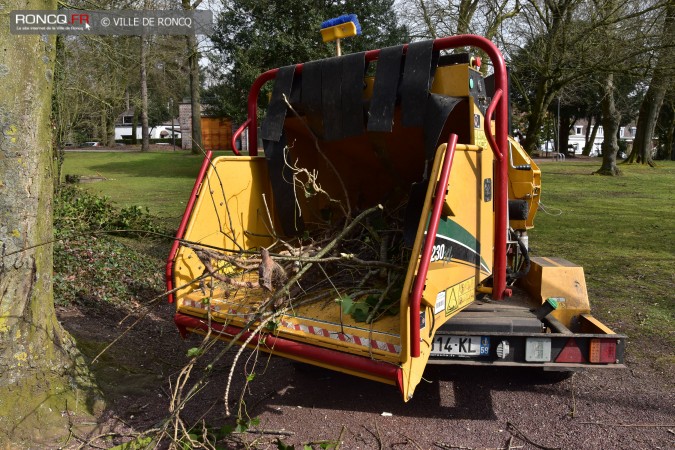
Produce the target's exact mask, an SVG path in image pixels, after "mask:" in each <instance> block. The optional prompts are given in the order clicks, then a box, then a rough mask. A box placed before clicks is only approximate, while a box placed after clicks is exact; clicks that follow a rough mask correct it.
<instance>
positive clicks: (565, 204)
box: [62, 152, 675, 368]
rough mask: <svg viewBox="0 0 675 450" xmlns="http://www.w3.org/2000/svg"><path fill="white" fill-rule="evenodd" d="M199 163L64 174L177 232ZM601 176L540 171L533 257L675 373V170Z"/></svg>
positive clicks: (101, 165)
mask: <svg viewBox="0 0 675 450" xmlns="http://www.w3.org/2000/svg"><path fill="white" fill-rule="evenodd" d="M201 162H202V157H201V156H192V155H188V154H185V153H184V152H176V153H171V152H162V153H112V152H111V153H86V152H82V153H67V154H66V159H65V163H64V167H63V171H62V172H63V174H64V175H65V174H77V175H81V176H96V175H100V176H102V177H105V178H106V180H105V181H100V182H97V183H90V184H83V185H82V186H84V187H86V188H87V189H89V190H91V191H92V192H96V193H99V194H102V195H107V196H109V197H111V198H112V199H113V200H114V201H116V202H118V203H119V204H121V205H124V206H128V205H140V206H147V207H148V208H149V209H150V211H151V212H152V213H153V214H156V215H158V216H161V217H164V218H167V221H168V222H169V223H171V224H172V225H177V224H178V222H179V220H180V217H181V215H182V214H183V210H184V208H185V202H186V201H187V198H188V196H189V193H190V190H191V189H192V186H193V184H194V179H195V177H196V175H197V172H198V170H199V166H200V164H201ZM599 167H600V162H599V160H593V161H588V162H576V161H574V162H570V161H568V162H562V163H554V162H545V163H542V164H541V169H542V173H543V174H542V179H543V181H542V182H543V187H542V189H543V194H542V203H543V204H544V205H545V207H546V211H540V212H539V214H538V215H537V218H536V220H535V226H536V228H535V229H534V230H532V232H531V233H530V245H531V249H532V253H533V254H534V255H537V256H558V257H563V258H566V259H568V260H570V261H573V262H575V263H577V264H579V265H581V266H583V267H584V269H585V273H586V282H587V284H588V288H589V295H590V298H591V305H592V307H593V311H594V314H595V315H596V316H597V317H599V318H600V319H601V320H603V321H604V322H605V323H607V324H608V325H609V326H611V327H612V328H614V329H616V330H617V331H620V332H623V333H627V334H628V335H629V336H630V343H631V351H632V352H633V353H636V352H641V351H642V350H644V351H645V352H646V353H647V354H648V355H650V356H653V357H654V359H655V361H656V363H657V364H664V367H666V368H667V367H669V366H670V367H674V366H675V356H674V355H675V351H674V350H673V349H674V348H675V327H674V326H673V325H674V323H673V318H674V315H675V270H673V269H674V268H675V192H674V190H673V185H674V183H675V162H659V163H658V168H656V169H653V168H649V167H642V166H636V165H632V166H625V165H621V166H620V167H621V169H622V170H623V173H624V175H623V176H621V177H603V176H598V175H592V172H593V171H595V170H597V169H598V168H599Z"/></svg>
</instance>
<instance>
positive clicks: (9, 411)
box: [0, 0, 95, 448]
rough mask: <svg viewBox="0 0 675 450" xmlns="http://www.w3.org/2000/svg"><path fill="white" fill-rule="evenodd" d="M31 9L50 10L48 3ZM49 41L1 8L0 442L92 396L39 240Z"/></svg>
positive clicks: (63, 423)
mask: <svg viewBox="0 0 675 450" xmlns="http://www.w3.org/2000/svg"><path fill="white" fill-rule="evenodd" d="M5 5H6V9H7V10H19V9H26V8H27V6H28V4H27V3H26V2H24V1H21V0H9V1H8V2H5ZM30 6H31V7H33V8H35V9H38V10H53V9H56V1H54V0H40V1H34V2H31V3H30ZM55 43H56V41H55V39H54V36H49V37H44V36H39V35H13V34H10V32H9V14H7V13H6V12H5V13H3V14H0V53H2V55H3V58H2V60H1V61H0V92H2V96H0V155H1V157H0V180H1V181H0V191H1V193H2V194H1V195H0V224H2V225H1V226H0V258H1V259H0V442H4V444H6V445H7V448H16V447H21V444H20V441H21V440H22V439H24V438H30V440H31V442H33V444H32V446H35V445H38V446H39V444H38V443H39V442H40V441H41V440H46V439H48V438H53V433H59V432H60V433H61V434H64V435H65V434H67V432H68V428H67V423H68V420H69V419H68V417H67V416H68V414H65V415H64V414H62V411H71V412H75V411H78V412H82V411H83V410H86V409H87V408H91V407H92V406H93V404H94V400H95V397H94V396H92V392H93V391H91V390H90V389H89V387H90V384H89V378H88V376H87V375H86V372H80V370H81V368H82V365H81V358H80V357H79V354H78V352H77V350H76V348H75V346H74V345H73V342H72V340H71V338H70V337H69V335H68V334H67V333H66V332H65V331H64V330H63V329H62V328H61V326H60V325H59V323H58V321H57V320H56V316H55V312H54V304H53V298H52V282H51V280H52V246H51V245H49V244H45V243H47V242H49V241H50V240H51V238H52V220H51V219H52V190H53V184H52V176H53V171H52V153H51V141H52V136H51V129H52V126H51V118H50V115H51V112H52V111H51V99H52V89H53V71H54V57H55ZM78 361H79V363H80V364H78ZM77 391H81V392H80V393H79V394H77V395H76V392H77ZM11 443H13V444H11ZM3 446H4V445H3Z"/></svg>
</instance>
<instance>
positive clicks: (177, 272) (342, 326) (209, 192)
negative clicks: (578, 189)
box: [167, 35, 625, 401]
mask: <svg viewBox="0 0 675 450" xmlns="http://www.w3.org/2000/svg"><path fill="white" fill-rule="evenodd" d="M458 47H462V48H464V47H474V48H478V49H480V50H482V51H483V52H484V53H485V54H487V56H488V57H489V58H490V60H491V65H492V69H493V72H494V73H493V74H492V75H491V76H489V77H484V76H483V75H482V74H481V72H480V70H479V69H480V67H479V66H480V59H479V58H472V57H470V56H469V55H468V54H457V53H452V54H446V53H447V52H445V51H446V50H449V49H456V48H458ZM508 98H509V97H508V74H507V70H506V66H505V63H504V59H503V57H502V55H501V53H500V52H499V51H498V49H497V48H496V47H495V46H494V45H493V44H492V43H491V42H490V41H488V40H486V39H484V38H482V37H479V36H470V35H465V36H454V37H447V38H441V39H436V40H433V41H423V42H414V43H410V44H407V45H401V46H396V47H389V48H383V49H380V50H372V51H367V52H363V53H357V54H349V55H345V56H338V57H333V58H328V59H323V60H319V61H311V62H307V63H304V64H297V65H291V66H287V67H281V68H278V69H274V70H270V71H267V72H265V73H263V74H262V75H260V77H259V78H258V79H257V80H256V81H255V83H254V84H253V86H252V87H251V91H250V94H249V97H248V119H247V120H246V121H245V123H244V124H243V125H242V126H241V127H240V128H239V129H238V130H237V131H236V132H235V134H234V136H233V148H242V149H243V150H242V153H243V152H244V151H246V152H247V153H248V154H247V155H244V154H239V152H237V154H236V155H235V156H220V157H217V158H212V155H211V154H208V155H207V156H206V158H205V160H204V163H203V165H202V167H201V171H200V172H199V176H198V178H197V180H196V183H195V186H194V189H193V191H192V194H191V196H190V198H189V202H188V205H187V208H186V212H185V215H184V217H183V220H182V223H181V225H180V228H179V230H178V234H177V237H176V240H175V242H174V245H173V248H172V249H171V253H170V255H169V259H168V264H167V287H168V289H169V291H171V292H173V294H172V296H171V301H175V304H176V310H177V312H176V315H175V322H176V324H177V326H178V328H179V330H180V332H181V333H182V334H186V333H189V332H195V333H201V334H205V333H207V332H210V333H211V334H210V336H212V337H214V338H219V339H223V340H226V341H231V340H233V339H234V340H237V341H239V342H240V343H246V344H247V345H248V346H250V347H255V348H257V349H259V350H263V351H265V352H270V353H273V354H274V355H278V356H281V357H286V358H290V359H293V360H297V361H301V362H304V363H309V364H314V365H317V366H321V367H325V368H329V369H333V370H336V371H340V372H344V373H347V374H351V375H356V376H359V377H364V378H368V379H372V380H377V381H380V382H384V383H389V384H392V385H395V386H397V387H398V389H399V390H400V392H401V394H402V395H403V399H404V400H406V401H407V400H408V399H410V398H411V397H412V395H413V392H414V390H415V387H416V385H417V384H418V383H419V381H420V380H421V377H422V374H423V372H424V368H425V367H426V365H427V364H430V363H434V364H448V365H452V364H471V365H493V366H494V365H505V366H532V367H536V368H542V369H544V370H576V369H577V368H581V367H623V355H624V346H625V336H622V335H619V334H616V333H614V332H613V331H612V330H610V329H609V328H608V327H606V326H605V325H603V324H602V323H601V322H600V321H598V320H597V319H596V318H594V317H593V316H592V315H591V313H590V305H589V300H588V296H587V293H586V285H585V280H584V273H583V269H582V268H581V267H579V266H576V265H574V264H572V263H570V262H568V261H565V260H563V259H560V258H548V257H530V256H529V254H528V246H527V230H528V229H530V228H531V227H532V224H533V219H534V216H535V213H536V211H537V207H538V204H539V199H540V195H541V173H540V171H539V169H538V167H537V166H536V164H535V163H534V162H533V161H532V160H531V159H530V158H529V157H528V155H527V154H526V153H525V152H524V150H523V149H522V148H521V147H520V145H519V144H518V143H517V142H516V141H515V140H513V139H511V138H510V137H509V136H508V132H509V105H508ZM263 102H264V103H267V105H266V112H265V115H264V118H263V119H262V120H261V123H260V125H259V122H258V118H259V116H258V114H259V111H258V106H259V104H260V103H263ZM235 143H237V144H241V145H235ZM261 149H262V150H263V152H262V154H261Z"/></svg>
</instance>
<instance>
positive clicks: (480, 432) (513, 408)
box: [57, 302, 675, 450]
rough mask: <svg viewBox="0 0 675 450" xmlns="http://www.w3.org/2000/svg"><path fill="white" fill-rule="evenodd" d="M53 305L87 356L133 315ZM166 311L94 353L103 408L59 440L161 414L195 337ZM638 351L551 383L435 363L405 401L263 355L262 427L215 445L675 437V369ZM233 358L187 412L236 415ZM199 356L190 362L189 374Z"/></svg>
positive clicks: (112, 435)
mask: <svg viewBox="0 0 675 450" xmlns="http://www.w3.org/2000/svg"><path fill="white" fill-rule="evenodd" d="M57 313H58V316H59V319H60V320H61V322H62V324H63V325H64V327H65V328H66V329H68V331H70V332H71V333H72V334H73V335H74V336H75V337H76V338H77V340H78V343H79V344H78V345H79V346H80V348H81V349H83V350H84V351H85V352H86V353H87V354H89V355H94V354H96V353H97V352H98V351H100V350H101V349H102V348H103V347H104V346H105V345H106V344H107V343H109V342H111V341H112V340H113V339H114V338H115V337H117V336H119V335H120V333H121V332H122V331H123V330H124V329H126V327H127V326H128V324H130V323H131V322H132V321H133V320H134V317H130V318H128V319H127V320H126V321H125V322H124V323H123V324H122V325H119V321H120V320H121V319H123V318H124V317H125V315H126V313H125V312H123V311H120V310H117V309H115V308H113V307H106V306H105V305H101V304H96V305H90V306H83V305H80V306H69V307H67V308H63V307H61V308H59V309H58V311H57ZM172 316H173V306H172V305H169V304H167V303H165V302H163V303H161V304H160V305H158V306H156V307H155V308H154V309H153V310H152V312H151V314H149V315H148V316H147V317H146V318H144V319H143V320H142V321H141V322H140V323H139V324H138V325H137V326H136V327H134V328H133V329H132V330H131V331H130V332H129V333H127V334H125V335H124V337H123V338H122V339H121V340H120V341H119V342H118V343H117V344H116V345H115V346H113V347H112V348H111V349H110V350H109V351H108V352H107V353H106V354H105V355H104V356H103V357H102V358H101V361H100V362H98V363H96V364H95V366H94V369H95V374H96V377H97V380H98V382H99V384H100V385H101V387H102V388H103V391H104V393H105V395H106V398H107V402H108V406H107V409H106V410H105V412H104V413H103V414H102V415H101V417H99V418H98V419H97V424H96V425H95V426H93V429H92V425H93V424H92V423H89V424H88V425H89V427H87V426H83V427H81V428H77V427H76V428H75V429H76V430H81V431H76V433H75V435H74V436H72V437H71V440H70V441H69V443H68V444H67V445H66V448H109V447H112V446H113V445H117V444H120V443H122V442H125V441H128V440H130V437H131V436H133V435H134V433H137V432H140V431H144V430H148V429H151V428H153V427H156V426H157V425H158V424H159V423H161V421H162V420H163V419H164V418H165V417H167V415H168V405H169V398H170V395H171V392H172V387H173V386H174V385H175V381H176V377H177V374H178V372H179V371H180V369H181V368H182V367H183V365H184V364H185V363H186V362H187V360H188V358H187V356H186V353H187V351H188V349H190V348H192V347H195V346H197V345H198V344H199V342H200V340H201V339H200V338H199V337H197V336H192V337H191V338H188V339H186V340H183V339H181V338H180V336H179V334H178V332H177V331H176V328H175V326H174V324H173V320H172ZM223 345H224V344H221V343H219V344H218V345H217V346H216V348H215V351H217V350H220V349H222V348H223ZM664 350H665V351H666V353H668V352H669V351H670V350H668V349H664ZM211 353H213V351H212V352H211ZM249 354H250V353H249ZM639 354H640V348H639V347H638V345H636V344H634V343H633V342H632V341H630V342H629V343H628V358H627V363H628V366H629V368H628V369H626V370H596V371H587V372H582V373H577V374H575V375H573V376H572V377H571V378H568V379H565V380H563V381H558V382H555V380H550V379H546V378H543V377H542V373H541V372H537V371H532V370H522V369H518V370H509V369H485V368H453V367H447V366H445V367H444V366H433V367H429V368H428V370H427V372H426V373H425V378H426V380H427V382H426V383H425V382H423V383H422V384H421V386H419V387H418V389H417V391H416V393H415V397H414V398H413V399H412V400H411V401H410V402H408V403H404V402H403V401H402V400H401V398H400V395H399V393H398V391H397V390H396V389H395V388H394V387H392V386H388V385H382V384H379V383H375V382H371V381H368V380H363V379H359V378H354V377H351V376H347V375H343V374H339V373H333V372H329V371H326V370H322V369H315V368H312V367H308V366H304V365H302V364H297V363H293V362H290V361H287V360H283V359H280V358H271V359H268V358H267V357H265V356H262V355H261V357H260V358H259V360H258V362H257V364H255V369H254V371H255V373H256V377H255V379H254V380H253V381H252V382H251V384H250V385H249V387H248V389H247V392H246V395H245V399H246V405H247V413H248V415H249V417H251V418H258V419H259V420H260V423H259V425H257V426H256V427H253V428H255V429H256V430H258V431H260V430H263V431H265V432H264V433H263V432H259V433H250V432H249V433H242V434H237V435H233V437H232V438H231V439H230V440H229V441H227V442H224V443H222V444H221V445H222V446H223V447H222V448H245V447H246V446H247V445H250V446H251V447H250V448H275V449H276V448H277V445H276V443H275V442H276V440H277V439H281V441H283V442H284V443H285V444H292V445H295V446H296V447H295V448H303V446H302V445H298V444H303V445H304V444H312V445H314V447H313V448H321V443H324V444H325V443H326V441H337V440H338V439H340V441H341V442H342V445H341V447H340V448H342V449H397V450H403V449H417V450H419V449H425V450H426V449H436V448H455V449H479V448H491V449H495V448H508V446H509V444H510V445H511V447H510V448H514V449H515V448H526V449H528V448H541V449H544V448H546V449H551V448H560V449H659V448H661V449H672V448H675V390H674V381H675V376H674V374H673V373H665V372H664V371H663V370H660V369H659V368H658V367H652V365H651V364H650V361H649V360H647V359H645V358H640V357H637V355H639ZM205 356H206V357H208V356H209V354H207V355H205ZM242 359H244V358H242ZM231 361H232V354H229V355H227V356H226V358H225V360H223V361H221V362H219V363H218V364H216V365H215V366H214V368H213V370H212V375H211V377H210V378H209V379H208V383H207V384H206V386H205V387H204V388H203V389H202V390H201V391H200V393H199V394H198V395H197V397H196V398H195V399H194V400H192V401H191V402H190V403H189V404H188V405H187V407H186V408H185V409H184V411H183V414H182V417H183V418H184V419H185V421H186V423H190V422H193V423H194V422H199V421H200V420H203V423H206V424H207V425H209V426H213V427H221V426H223V425H225V424H232V423H233V418H232V417H230V418H228V417H226V415H225V408H224V400H223V394H224V391H225V386H226V383H227V378H228V371H229V369H230V365H231ZM204 364H206V363H203V364H201V365H198V366H197V367H196V368H195V370H193V374H194V378H195V379H196V378H197V377H198V376H200V374H203V373H204ZM252 364H253V363H251V362H249V368H251V367H253V366H252ZM242 367H243V366H241V364H240V365H239V367H238V369H237V371H236V375H235V377H234V380H233V391H232V392H233V395H231V396H230V406H231V408H235V407H236V400H237V397H238V395H239V394H240V392H241V388H242V381H243V380H244V377H245V376H244V374H243V371H242ZM235 413H236V411H235ZM85 425H86V424H85ZM102 435H105V436H104V437H98V438H97V436H102ZM166 444H168V441H167V440H164V441H163V444H162V447H165V446H166ZM61 445H62V444H61ZM324 447H326V446H324Z"/></svg>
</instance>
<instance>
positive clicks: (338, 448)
mask: <svg viewBox="0 0 675 450" xmlns="http://www.w3.org/2000/svg"><path fill="white" fill-rule="evenodd" d="M346 430H347V427H346V426H344V425H342V429H341V430H340V435H339V436H338V439H337V443H336V444H335V450H340V446H342V436H344V434H345V431H346Z"/></svg>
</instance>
